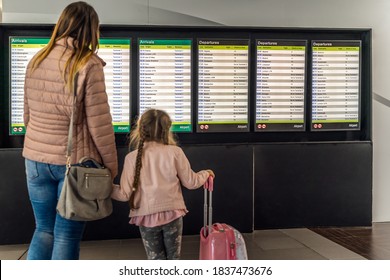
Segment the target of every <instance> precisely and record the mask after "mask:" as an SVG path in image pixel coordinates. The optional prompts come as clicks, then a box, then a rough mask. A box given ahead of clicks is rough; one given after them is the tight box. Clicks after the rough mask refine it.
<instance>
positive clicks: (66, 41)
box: [56, 37, 106, 66]
mask: <svg viewBox="0 0 390 280" xmlns="http://www.w3.org/2000/svg"><path fill="white" fill-rule="evenodd" d="M73 41H74V38H72V37H67V38H61V39H59V40H57V41H56V44H57V45H60V46H62V47H64V48H69V49H74V47H73ZM95 56H96V58H98V59H99V61H100V62H101V63H102V65H103V66H106V62H105V61H104V60H103V59H101V58H100V57H99V56H98V55H96V54H95Z"/></svg>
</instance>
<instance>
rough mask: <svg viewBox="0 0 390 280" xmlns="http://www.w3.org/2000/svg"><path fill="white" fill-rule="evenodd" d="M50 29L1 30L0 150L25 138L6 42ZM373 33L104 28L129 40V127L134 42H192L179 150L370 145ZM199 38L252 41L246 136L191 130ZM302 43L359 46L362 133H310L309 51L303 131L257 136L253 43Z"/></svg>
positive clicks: (134, 111) (134, 103)
mask: <svg viewBox="0 0 390 280" xmlns="http://www.w3.org/2000/svg"><path fill="white" fill-rule="evenodd" d="M53 27H54V25H50V24H48V25H42V24H29V25H26V24H1V25H0V39H1V43H0V44H1V46H0V47H1V49H2V52H1V54H0V67H1V68H0V69H1V70H0V71H1V73H2V75H1V76H0V78H1V85H0V88H1V92H2V94H1V95H0V96H1V97H0V104H1V105H0V123H1V126H0V148H21V147H22V146H23V139H24V136H11V135H9V125H10V121H9V113H10V111H9V110H10V108H9V63H8V62H9V43H8V40H9V37H10V36H29V37H31V36H39V37H50V35H51V32H52V30H53ZM371 33H372V32H371V29H368V28H367V29H361V28H360V29H357V28H356V29H342V28H332V29H331V28H263V27H227V26H217V27H189V26H132V25H102V26H101V36H102V38H105V37H107V38H112V37H120V38H130V39H131V44H132V45H131V56H132V57H131V64H132V65H131V77H130V80H131V81H132V84H131V97H130V100H131V104H130V106H131V108H130V111H131V122H132V123H131V127H133V125H134V122H135V120H136V118H137V117H138V112H139V110H138V103H139V100H138V90H139V85H138V81H139V79H138V76H137V75H138V72H139V69H138V63H139V61H138V60H139V59H138V57H139V56H138V44H137V43H138V39H139V38H156V39H159V38H161V39H163V38H170V39H172V38H175V39H176V38H177V39H188V38H191V39H192V42H193V47H192V52H193V53H192V57H193V61H192V67H193V73H192V81H193V82H192V92H193V96H192V102H193V104H192V120H193V123H192V125H193V128H192V132H191V133H178V134H177V138H178V141H179V143H180V144H184V145H186V144H191V145H192V144H253V143H276V142H283V143H288V142H320V141H326V142H330V141H335V142H339V141H343V142H345V141H371V140H372V139H371V138H372V103H371V95H372V93H371V91H372V77H371V75H372V73H371V72H372V69H371V67H372V66H371V63H372V62H371V60H372V58H371V52H372V46H371V36H372V34H371ZM198 38H210V39H213V38H216V39H223V38H226V39H232V38H237V39H248V40H250V54H249V55H250V65H249V68H250V71H249V72H250V74H249V95H250V96H249V121H250V123H249V127H250V131H249V132H239V133H206V134H205V133H197V132H196V129H195V126H196V120H197V115H196V114H197V111H198V110H197V109H198V108H197V94H196V93H197V92H198V89H197V72H198V71H197V68H196V67H197V65H198V61H197V47H196V42H197V39H198ZM257 39H275V40H306V41H307V42H308V46H310V45H311V42H312V41H313V40H360V41H361V44H362V48H361V100H360V112H361V114H360V130H345V131H321V132H317V131H316V132H313V131H311V129H310V123H311V119H310V118H311V116H310V113H311V109H312V108H311V102H310V100H311V82H312V79H311V75H309V73H311V64H312V61H311V48H310V47H308V50H307V56H306V57H307V59H306V60H307V61H306V66H307V68H306V71H307V73H308V74H307V78H306V88H307V96H306V105H305V106H306V108H305V119H306V123H305V131H288V132H286V131H283V132H261V133H259V132H255V131H254V123H255V102H256V100H255V96H256V61H255V59H256V40H257ZM116 141H117V145H118V146H127V145H128V135H127V134H116Z"/></svg>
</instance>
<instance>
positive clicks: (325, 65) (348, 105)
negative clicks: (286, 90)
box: [311, 40, 361, 131]
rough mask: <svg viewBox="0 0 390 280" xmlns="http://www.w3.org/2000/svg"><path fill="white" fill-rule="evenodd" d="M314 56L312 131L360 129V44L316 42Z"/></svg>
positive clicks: (356, 42) (350, 42) (354, 42)
mask: <svg viewBox="0 0 390 280" xmlns="http://www.w3.org/2000/svg"><path fill="white" fill-rule="evenodd" d="M312 56H313V57H312V114H311V115H312V121H311V130H312V131H323V130H359V129H360V84H361V81H360V56H361V41H358V40H356V41H355V40H353V41H319V40H318V41H313V42H312Z"/></svg>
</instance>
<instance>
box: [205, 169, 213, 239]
mask: <svg viewBox="0 0 390 280" xmlns="http://www.w3.org/2000/svg"><path fill="white" fill-rule="evenodd" d="M213 185H214V180H213V177H212V176H210V177H209V178H208V179H207V181H206V183H205V188H204V204H203V232H204V236H205V237H206V236H207V228H206V226H207V225H208V232H210V231H211V225H212V223H213ZM207 197H208V202H207Z"/></svg>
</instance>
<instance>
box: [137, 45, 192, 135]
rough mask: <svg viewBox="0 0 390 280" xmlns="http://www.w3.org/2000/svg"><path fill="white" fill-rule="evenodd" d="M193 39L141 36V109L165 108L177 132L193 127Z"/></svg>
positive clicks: (189, 130)
mask: <svg viewBox="0 0 390 280" xmlns="http://www.w3.org/2000/svg"><path fill="white" fill-rule="evenodd" d="M191 49H192V40H186V39H139V110H140V112H139V113H140V114H142V113H143V112H144V111H145V110H147V109H149V108H155V109H160V110H164V111H165V112H167V113H168V114H169V116H170V117H171V119H172V128H171V130H172V131H173V132H191V131H192V121H191V120H192V117H191V114H192V111H191V106H192V101H191V96H192V78H191V67H192V55H191Z"/></svg>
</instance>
